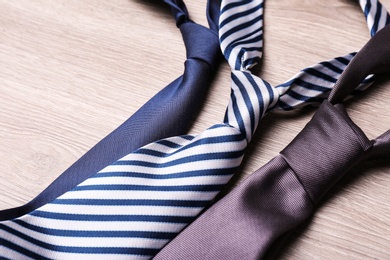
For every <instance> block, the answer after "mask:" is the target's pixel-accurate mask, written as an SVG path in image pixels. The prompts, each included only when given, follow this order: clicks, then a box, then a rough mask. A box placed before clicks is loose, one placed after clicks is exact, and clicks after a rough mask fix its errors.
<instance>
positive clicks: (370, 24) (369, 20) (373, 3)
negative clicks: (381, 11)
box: [367, 1, 378, 30]
mask: <svg viewBox="0 0 390 260" xmlns="http://www.w3.org/2000/svg"><path fill="white" fill-rule="evenodd" d="M377 4H378V2H377V1H371V9H370V12H369V14H368V17H367V24H368V28H369V29H370V30H371V29H372V27H373V26H374V23H375V14H376V11H377Z"/></svg>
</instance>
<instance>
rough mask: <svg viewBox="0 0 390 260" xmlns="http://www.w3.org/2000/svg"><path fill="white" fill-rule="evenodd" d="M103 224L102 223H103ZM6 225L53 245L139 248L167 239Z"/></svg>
mask: <svg viewBox="0 0 390 260" xmlns="http://www.w3.org/2000/svg"><path fill="white" fill-rule="evenodd" d="M103 224H104V223H103ZM8 226H10V227H12V228H14V229H16V230H18V231H20V232H22V233H23V234H25V235H27V236H30V237H32V238H34V239H37V240H40V241H42V242H46V243H50V244H52V245H55V246H69V247H100V248H118V247H127V248H130V247H139V248H161V247H163V246H164V245H165V244H166V243H167V242H169V240H167V239H145V238H133V237H104V238H102V237H65V236H54V235H47V234H43V233H40V232H36V231H33V230H30V229H27V228H24V227H22V226H19V225H17V224H16V223H12V222H11V223H9V224H8Z"/></svg>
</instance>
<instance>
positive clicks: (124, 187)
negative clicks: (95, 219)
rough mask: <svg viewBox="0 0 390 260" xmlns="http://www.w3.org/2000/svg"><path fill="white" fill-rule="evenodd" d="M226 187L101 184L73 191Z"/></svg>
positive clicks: (215, 187) (211, 188) (212, 187)
mask: <svg viewBox="0 0 390 260" xmlns="http://www.w3.org/2000/svg"><path fill="white" fill-rule="evenodd" d="M222 187H224V185H222V184H217V185H180V186H156V185H153V186H150V185H130V184H129V185H127V184H116V185H110V184H100V185H85V186H84V185H83V186H77V187H75V188H74V189H73V190H72V191H90V190H94V191H103V190H118V191H135V190H137V191H199V192H207V191H219V190H220V189H221V188H222Z"/></svg>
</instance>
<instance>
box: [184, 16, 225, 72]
mask: <svg viewBox="0 0 390 260" xmlns="http://www.w3.org/2000/svg"><path fill="white" fill-rule="evenodd" d="M180 31H181V33H182V35H183V40H184V44H185V46H186V50H187V59H197V60H202V61H204V62H206V63H208V64H210V65H212V66H213V65H214V64H215V62H216V60H217V57H219V55H216V54H217V53H218V52H220V48H219V40H218V35H217V34H216V33H215V32H214V31H212V30H210V29H208V28H206V27H204V26H202V25H199V24H195V23H192V22H190V23H184V24H182V25H181V26H180Z"/></svg>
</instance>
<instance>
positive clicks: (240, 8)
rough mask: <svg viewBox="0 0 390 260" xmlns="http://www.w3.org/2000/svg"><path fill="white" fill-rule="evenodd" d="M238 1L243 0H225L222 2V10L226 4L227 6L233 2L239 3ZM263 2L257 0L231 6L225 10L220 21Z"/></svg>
mask: <svg viewBox="0 0 390 260" xmlns="http://www.w3.org/2000/svg"><path fill="white" fill-rule="evenodd" d="M237 2H241V0H239V1H231V0H224V1H222V3H221V10H222V9H223V8H225V6H227V5H229V4H231V3H237ZM262 2H263V1H258V0H257V1H251V2H250V3H247V4H242V5H239V6H235V7H233V8H230V9H229V10H228V11H225V12H223V13H221V16H220V18H219V21H220V22H219V23H221V22H222V21H224V20H225V19H226V18H229V17H230V16H231V15H232V14H236V13H241V12H244V11H246V10H249V9H252V8H253V7H255V6H257V5H260V4H261V3H262ZM261 9H263V8H261Z"/></svg>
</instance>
